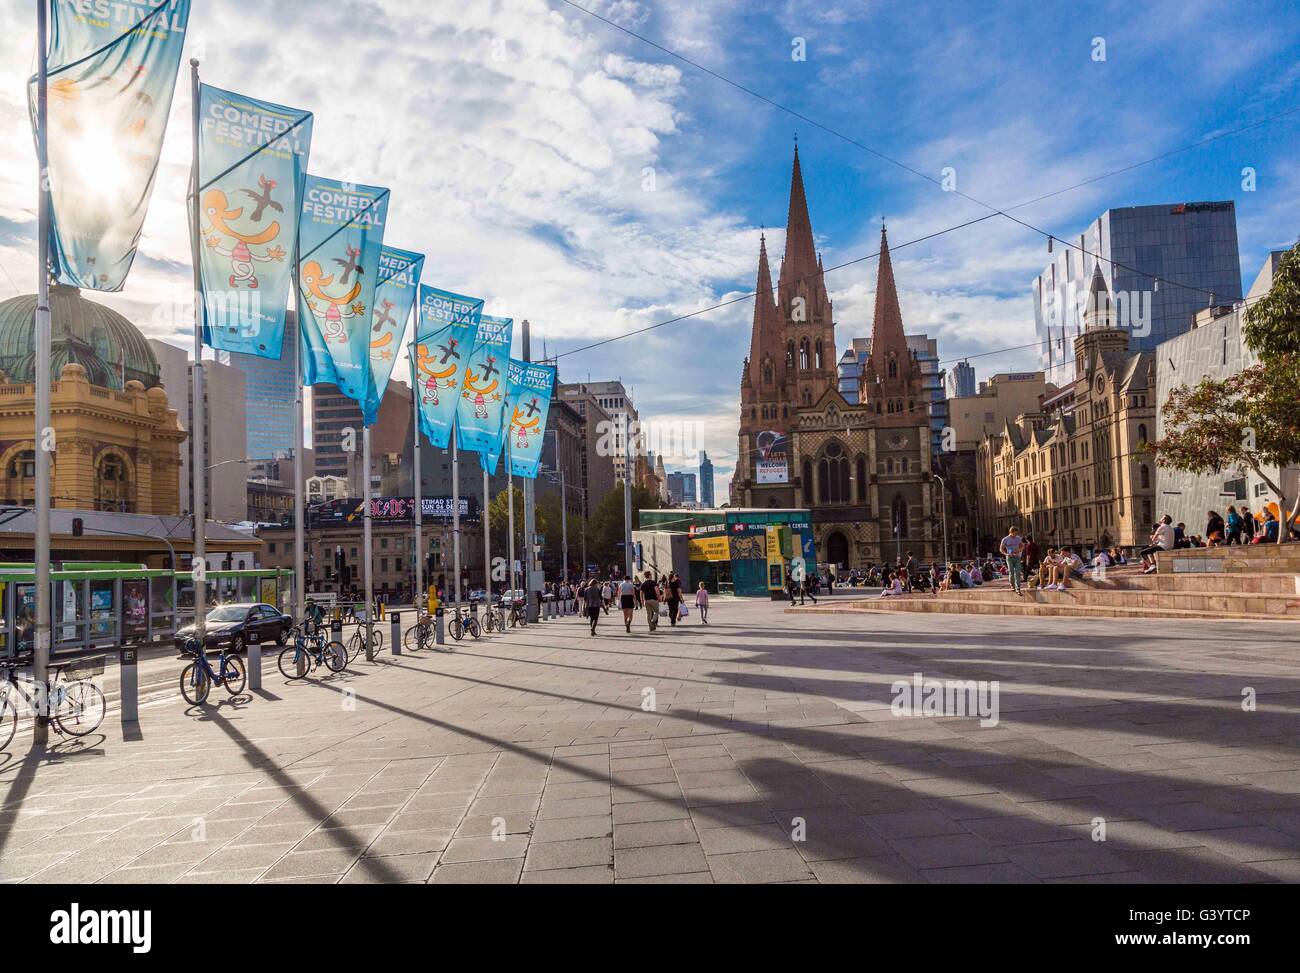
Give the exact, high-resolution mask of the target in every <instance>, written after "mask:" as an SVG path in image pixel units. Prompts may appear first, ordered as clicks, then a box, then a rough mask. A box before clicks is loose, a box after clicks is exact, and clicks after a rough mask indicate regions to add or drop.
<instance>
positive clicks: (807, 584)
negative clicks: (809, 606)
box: [799, 573, 817, 605]
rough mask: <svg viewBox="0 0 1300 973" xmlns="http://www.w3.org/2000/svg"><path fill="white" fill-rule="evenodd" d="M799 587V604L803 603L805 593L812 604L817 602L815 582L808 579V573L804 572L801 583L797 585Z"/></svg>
mask: <svg viewBox="0 0 1300 973" xmlns="http://www.w3.org/2000/svg"><path fill="white" fill-rule="evenodd" d="M799 589H800V590H799V594H800V598H799V604H801V605H802V604H803V596H804V595H807V596H808V597H809V598H811V599H812V603H813V604H814V605H815V604H817V592H816V582H815V581H811V580H809V578H808V575H807V574H806V573H805V574H804V577H803V583H802V584H801V585H800V586H799Z"/></svg>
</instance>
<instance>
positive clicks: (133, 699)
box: [117, 645, 140, 724]
mask: <svg viewBox="0 0 1300 973" xmlns="http://www.w3.org/2000/svg"><path fill="white" fill-rule="evenodd" d="M117 679H118V688H119V691H120V692H121V696H122V703H121V705H122V722H123V723H124V724H125V723H139V722H140V673H139V670H138V669H137V668H136V658H135V648H134V646H126V645H123V646H121V647H119V648H118V650H117Z"/></svg>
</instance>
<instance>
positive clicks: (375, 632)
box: [370, 628, 384, 652]
mask: <svg viewBox="0 0 1300 973" xmlns="http://www.w3.org/2000/svg"><path fill="white" fill-rule="evenodd" d="M370 644H371V645H373V646H374V647H375V652H379V650H380V649H382V648H383V647H384V633H383V630H382V629H378V628H372V629H371V630H370Z"/></svg>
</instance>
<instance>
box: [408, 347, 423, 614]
mask: <svg viewBox="0 0 1300 973" xmlns="http://www.w3.org/2000/svg"><path fill="white" fill-rule="evenodd" d="M410 356H411V437H412V438H413V439H414V441H415V472H414V476H415V592H414V596H413V597H412V599H411V604H412V605H413V606H414V607H415V611H416V615H417V617H418V615H419V612H420V599H421V598H422V597H423V596H424V540H423V536H422V535H423V527H424V500H423V499H422V498H421V497H420V370H419V367H418V366H417V364H416V362H417V361H418V359H417V357H416V352H415V342H414V341H412V342H411V350H410Z"/></svg>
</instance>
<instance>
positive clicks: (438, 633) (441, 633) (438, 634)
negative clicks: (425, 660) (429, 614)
mask: <svg viewBox="0 0 1300 973" xmlns="http://www.w3.org/2000/svg"><path fill="white" fill-rule="evenodd" d="M442 613H443V607H442V605H439V606H438V610H437V611H435V612H434V613H433V641H434V642H435V643H436V644H438V645H445V644H446V642H447V625H446V622H445V621H444V620H443V617H442Z"/></svg>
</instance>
